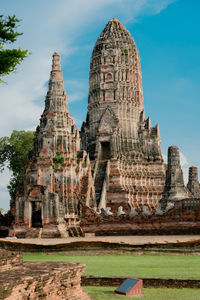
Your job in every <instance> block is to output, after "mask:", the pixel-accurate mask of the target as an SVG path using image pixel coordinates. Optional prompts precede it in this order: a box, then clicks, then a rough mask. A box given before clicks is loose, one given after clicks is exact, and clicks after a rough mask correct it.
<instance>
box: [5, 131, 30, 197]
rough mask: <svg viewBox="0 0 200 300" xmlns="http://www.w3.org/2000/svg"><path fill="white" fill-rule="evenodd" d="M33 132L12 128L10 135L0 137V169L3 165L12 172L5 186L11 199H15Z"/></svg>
mask: <svg viewBox="0 0 200 300" xmlns="http://www.w3.org/2000/svg"><path fill="white" fill-rule="evenodd" d="M33 138H34V132H32V131H24V130H22V131H17V130H14V131H13V132H12V134H11V136H10V137H7V136H5V137H2V138H0V171H1V172H3V170H4V168H5V166H8V169H9V170H10V171H11V172H12V177H11V179H10V182H9V185H8V186H7V188H8V191H9V194H10V196H11V198H12V199H15V195H16V188H17V186H18V184H19V183H20V181H21V179H22V176H23V172H24V166H25V165H26V163H27V160H28V153H29V151H30V150H31V149H32V148H33Z"/></svg>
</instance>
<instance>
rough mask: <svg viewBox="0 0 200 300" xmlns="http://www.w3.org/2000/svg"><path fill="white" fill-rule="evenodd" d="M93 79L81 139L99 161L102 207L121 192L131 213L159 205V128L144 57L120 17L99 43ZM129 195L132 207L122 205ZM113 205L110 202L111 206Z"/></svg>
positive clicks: (93, 60)
mask: <svg viewBox="0 0 200 300" xmlns="http://www.w3.org/2000/svg"><path fill="white" fill-rule="evenodd" d="M89 83H90V86H89V97H88V115H87V120H86V123H83V126H82V132H81V138H82V147H83V149H85V150H87V151H88V152H89V155H90V159H91V160H93V161H94V162H95V173H94V176H95V189H96V202H97V205H99V208H105V207H106V206H107V205H108V203H109V198H110V197H111V198H112V199H113V197H114V198H115V195H116V193H118V196H117V197H118V200H117V201H118V204H119V202H121V206H123V208H124V209H126V210H127V211H128V210H130V208H133V207H134V208H135V209H138V208H139V207H143V206H144V204H147V205H148V206H149V207H155V206H157V204H158V201H159V199H160V198H161V194H162V191H163V188H164V178H165V166H164V163H163V159H162V154H161V147H160V133H159V127H158V125H156V126H155V127H151V121H150V118H147V119H146V120H145V112H144V105H143V91H142V76H141V66H140V57H139V54H138V51H137V48H136V44H135V42H134V40H133V38H132V37H131V35H130V33H129V32H128V31H127V29H126V28H125V27H124V26H123V25H122V24H121V23H120V22H119V21H118V20H117V19H116V18H114V19H112V20H111V21H109V22H108V24H107V25H106V27H105V28H104V30H103V31H102V33H101V34H100V36H99V38H98V40H97V42H96V44H95V46H94V50H93V53H92V57H91V64H90V79H89ZM108 164H109V167H108V166H107V165H108ZM106 168H107V171H106ZM108 169H109V170H110V171H108ZM114 170H115V171H114ZM108 172H109V174H110V180H109V184H108V185H107V188H106V191H105V190H103V187H105V184H104V180H105V178H106V176H108ZM116 172H117V173H116ZM114 173H116V174H115V176H114ZM111 178H112V179H111ZM114 178H115V180H114ZM107 182H108V180H107ZM111 191H112V196H111ZM120 191H121V192H122V191H123V192H122V194H121V200H120V201H119V192H120ZM109 193H110V196H109ZM111 198H110V199H111ZM126 198H127V201H128V203H129V207H128V206H126V205H125V206H126V207H124V204H123V205H122V203H124V202H126V201H124V199H126ZM114 203H115V204H116V201H115V200H114V199H113V200H112V201H111V200H110V204H109V205H110V206H116V205H114ZM118 206H119V205H118ZM116 208H117V207H116Z"/></svg>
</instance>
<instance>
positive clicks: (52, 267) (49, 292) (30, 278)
mask: <svg viewBox="0 0 200 300" xmlns="http://www.w3.org/2000/svg"><path fill="white" fill-rule="evenodd" d="M4 254H5V253H3V254H2V255H1V254H0V258H2V261H1V266H0V299H7V300H16V299H23V300H38V299H44V300H64V299H65V300H66V299H70V300H91V297H90V296H89V295H88V294H87V293H85V292H84V291H83V290H82V288H81V286H80V284H81V275H82V273H83V271H84V269H85V265H81V264H77V263H66V262H60V263H59V262H31V263H23V264H22V261H21V256H20V255H19V254H17V255H16V254H15V255H13V254H12V253H8V257H7V260H6V257H5V255H4ZM4 267H6V268H4Z"/></svg>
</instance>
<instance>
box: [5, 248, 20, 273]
mask: <svg viewBox="0 0 200 300" xmlns="http://www.w3.org/2000/svg"><path fill="white" fill-rule="evenodd" d="M21 265H22V257H21V255H20V254H19V253H16V252H9V251H6V250H3V249H0V272H2V271H5V270H10V269H12V268H14V267H19V266H21Z"/></svg>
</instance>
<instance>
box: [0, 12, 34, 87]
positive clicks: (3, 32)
mask: <svg viewBox="0 0 200 300" xmlns="http://www.w3.org/2000/svg"><path fill="white" fill-rule="evenodd" d="M19 22H20V20H19V19H17V18H16V16H15V15H14V16H12V17H10V16H8V17H4V16H2V15H0V77H3V76H6V75H8V74H10V73H11V72H14V71H15V70H16V67H17V65H18V64H20V63H21V62H22V61H23V60H24V58H25V57H27V55H28V50H22V49H20V48H18V49H5V48H4V47H5V45H7V44H10V43H14V42H15V41H16V40H17V37H18V36H20V35H22V33H19V32H17V25H18V23H19ZM0 81H1V82H3V80H2V79H1V78H0Z"/></svg>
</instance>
